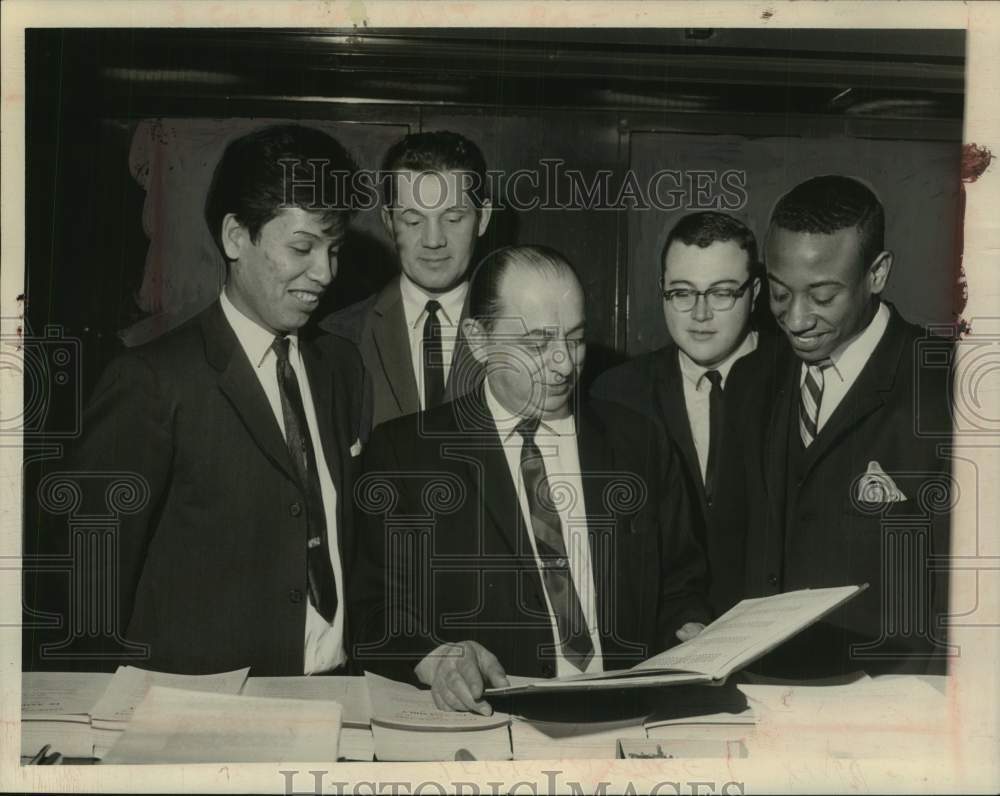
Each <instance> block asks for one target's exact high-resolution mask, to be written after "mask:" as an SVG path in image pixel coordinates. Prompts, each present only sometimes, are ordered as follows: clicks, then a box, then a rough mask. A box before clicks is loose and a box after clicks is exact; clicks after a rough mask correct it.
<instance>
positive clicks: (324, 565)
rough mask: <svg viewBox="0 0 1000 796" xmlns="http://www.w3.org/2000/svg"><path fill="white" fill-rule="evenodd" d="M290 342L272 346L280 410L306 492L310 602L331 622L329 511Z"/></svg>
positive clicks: (332, 586)
mask: <svg viewBox="0 0 1000 796" xmlns="http://www.w3.org/2000/svg"><path fill="white" fill-rule="evenodd" d="M289 342H290V341H289V340H288V338H287V337H281V336H278V337H275V338H274V342H273V343H272V344H271V349H272V350H273V351H274V354H275V356H276V357H277V372H278V391H279V392H280V393H281V414H282V417H283V418H284V420H285V443H286V444H287V445H288V452H289V453H290V454H291V457H292V462H294V464H295V472H296V474H297V475H298V477H299V485H300V486H301V487H302V488H303V490H304V491H305V495H306V528H307V534H306V540H307V541H306V562H307V574H308V581H309V602H311V603H312V605H313V608H315V609H316V610H317V611H318V612H319V613H320V615H321V616H322V617H323V618H324V619H325V620H326V621H327V622H332V621H333V617H334V614H336V612H337V584H336V580H335V578H334V574H333V565H332V564H331V563H330V548H329V545H328V543H327V539H326V513H325V511H324V509H323V496H322V492H321V491H320V485H319V472H318V470H317V468H316V454H315V452H314V451H313V446H312V439H311V438H310V436H309V426H308V425H307V423H306V412H305V408H304V407H303V405H302V393H301V392H300V391H299V380H298V379H297V378H296V376H295V370H294V369H293V368H292V363H291V362H290V361H289V359H288V346H289ZM293 511H294V509H293Z"/></svg>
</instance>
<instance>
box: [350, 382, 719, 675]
mask: <svg viewBox="0 0 1000 796" xmlns="http://www.w3.org/2000/svg"><path fill="white" fill-rule="evenodd" d="M577 434H578V447H579V454H580V467H581V472H582V482H583V492H584V494H583V495H582V498H583V504H582V505H580V508H579V511H580V516H581V517H585V518H586V522H587V528H588V534H589V539H590V554H591V562H592V569H593V573H594V579H595V593H596V602H597V612H598V617H599V624H600V632H601V643H602V651H603V655H604V665H605V668H624V667H627V666H631V665H634V664H635V663H638V662H639V661H641V660H643V659H644V658H646V657H648V656H649V655H651V654H654V653H656V652H659V651H660V650H662V649H665V648H666V647H668V646H671V645H672V644H675V643H677V640H676V638H675V637H674V632H675V631H676V630H677V629H678V628H679V627H681V625H683V624H684V623H685V622H688V621H705V620H706V618H707V615H708V610H707V606H706V605H705V603H704V598H703V592H702V589H703V577H704V568H705V565H704V557H703V555H702V553H701V550H700V548H699V547H698V546H697V544H696V543H695V542H694V539H693V536H692V534H691V532H690V522H691V520H690V509H689V504H688V500H687V495H686V493H685V492H684V490H682V489H679V488H678V480H677V479H678V477H679V472H678V471H679V467H680V464H679V462H678V460H677V457H676V455H675V454H674V453H673V452H672V451H671V449H670V448H669V447H668V445H667V444H666V440H665V439H664V437H663V435H662V433H659V432H658V431H657V429H656V428H655V427H654V426H653V425H652V424H650V423H649V421H647V420H645V419H644V418H642V417H640V416H639V415H636V414H633V413H631V412H629V411H628V410H626V409H624V408H622V407H618V406H615V405H613V404H607V403H603V402H597V401H595V402H593V403H592V404H590V405H586V404H585V405H584V406H583V407H581V408H580V410H579V412H578V413H577ZM550 481H551V482H552V485H553V490H554V491H555V490H556V489H557V487H556V485H555V476H554V474H550ZM358 497H359V523H360V526H359V527H362V528H363V530H362V531H361V532H360V533H359V548H358V549H359V558H358V560H357V562H356V567H357V570H358V574H357V579H356V581H355V582H356V584H357V589H356V590H355V592H354V596H355V598H356V599H355V602H354V622H355V628H356V631H357V634H358V635H357V636H356V638H357V639H358V641H359V642H363V644H362V646H360V647H356V648H355V654H356V656H357V659H358V661H359V662H360V665H361V666H362V667H364V668H368V669H370V670H373V671H378V672H381V673H384V674H386V675H387V676H391V677H396V678H399V679H411V680H412V679H413V676H414V675H413V666H414V665H416V664H417V663H418V662H419V661H420V660H421V659H422V658H423V657H424V656H425V655H426V654H427V653H428V652H430V651H432V650H433V649H434V648H436V647H437V646H438V645H439V644H440V643H442V642H443V641H461V640H473V641H478V642H479V643H481V644H483V646H485V647H486V648H487V649H489V650H490V651H492V652H493V653H494V654H496V655H497V657H498V658H499V660H500V662H501V664H502V665H503V666H504V667H505V668H506V671H507V672H508V673H510V674H518V675H534V676H551V675H553V674H554V673H555V667H554V662H553V661H552V660H551V655H550V656H548V659H545V658H544V657H543V656H542V655H541V654H540V651H541V650H542V649H543V648H544V647H546V646H549V647H551V645H552V634H551V630H550V624H549V616H548V613H547V611H546V608H545V599H544V593H543V591H542V589H543V587H542V582H541V579H540V577H539V575H538V571H537V568H536V566H535V561H534V558H533V555H532V551H531V544H530V541H529V539H528V535H527V534H528V533H529V530H528V529H526V527H525V524H524V522H523V520H522V514H521V510H520V507H519V505H518V500H517V495H516V492H515V485H514V481H513V480H512V478H511V474H510V470H509V468H508V466H507V461H506V459H505V457H504V452H503V449H502V447H501V443H500V437H499V435H498V433H497V430H496V426H495V424H494V423H493V419H492V416H491V415H490V413H489V410H488V408H487V406H486V403H485V397H484V395H483V391H482V389H480V390H476V391H475V392H473V393H471V394H469V395H466V396H464V397H462V398H459V399H457V400H456V401H454V402H452V403H450V404H444V405H442V406H440V407H438V408H437V409H434V410H431V411H430V412H427V413H423V414H420V415H417V416H410V417H405V418H401V419H399V420H395V421H392V422H390V423H386V424H385V425H383V426H380V427H379V428H378V429H376V430H375V432H374V433H373V434H372V437H371V441H370V445H369V447H368V450H367V453H366V457H365V475H364V476H363V478H362V480H361V482H360V483H359V486H358ZM579 497H580V496H574V497H573V498H572V499H574V500H578V499H579Z"/></svg>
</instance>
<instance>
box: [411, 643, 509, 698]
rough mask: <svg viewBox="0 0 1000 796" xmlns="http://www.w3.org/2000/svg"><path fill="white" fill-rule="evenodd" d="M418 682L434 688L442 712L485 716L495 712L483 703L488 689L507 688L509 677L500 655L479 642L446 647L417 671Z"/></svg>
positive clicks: (428, 659) (421, 663) (445, 645)
mask: <svg viewBox="0 0 1000 796" xmlns="http://www.w3.org/2000/svg"><path fill="white" fill-rule="evenodd" d="M414 671H415V672H416V674H417V678H418V679H419V680H420V682H422V683H423V684H424V685H429V686H430V687H431V695H432V696H433V697H434V704H435V705H437V707H438V709H440V710H468V711H475V712H476V713H480V714H482V715H483V716H490V715H492V714H493V708H492V707H491V706H490V704H489V703H488V702H486V700H484V699H481V697H482V695H483V689H484V688H486V687H487V685H489V686H491V687H493V688H504V687H506V686H508V685H510V683H508V682H507V675H506V673H505V672H504V670H503V666H501V665H500V661H498V660H497V657H496V655H494V654H493V653H492V652H490V651H489V650H488V649H486V647H484V646H483V645H482V644H478V643H477V642H475V641H463V642H461V643H460V644H442V645H441V646H440V647H438V648H437V649H436V650H434V651H433V652H432V653H431V654H430V655H428V656H427V657H425V658H424V659H423V660H422V661H421V662H420V663H419V664H417V666H416V667H415V668H414Z"/></svg>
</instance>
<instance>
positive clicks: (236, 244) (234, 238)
mask: <svg viewBox="0 0 1000 796" xmlns="http://www.w3.org/2000/svg"><path fill="white" fill-rule="evenodd" d="M220 237H221V239H222V248H223V249H224V250H225V252H226V258H227V259H229V260H238V259H240V257H241V256H242V254H243V249H244V247H245V246H247V245H248V244H249V243H250V242H251V241H250V232H249V231H248V230H247V228H246V227H244V226H243V225H242V224H241V223H240V222H239V221H237V220H236V214H235V213H227V214H226V217H225V218H223V219H222V235H221V236H220Z"/></svg>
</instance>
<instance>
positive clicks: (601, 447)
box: [576, 403, 632, 637]
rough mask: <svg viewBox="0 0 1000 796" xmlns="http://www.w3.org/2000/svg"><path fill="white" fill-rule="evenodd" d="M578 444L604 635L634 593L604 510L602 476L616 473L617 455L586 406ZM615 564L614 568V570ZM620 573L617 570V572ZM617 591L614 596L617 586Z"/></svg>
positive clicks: (596, 598) (599, 620)
mask: <svg viewBox="0 0 1000 796" xmlns="http://www.w3.org/2000/svg"><path fill="white" fill-rule="evenodd" d="M576 442H577V450H578V452H579V456H580V480H581V481H582V482H583V499H584V509H585V511H586V517H587V538H588V540H589V542H590V569H591V572H592V573H593V579H594V608H595V610H596V612H597V623H598V626H599V627H600V628H601V636H602V637H603V636H605V635H606V633H607V631H609V630H610V629H611V628H610V624H609V623H611V622H613V621H614V619H613V615H612V611H611V609H612V606H613V604H614V602H615V601H616V600H617V601H625V600H627V599H628V597H629V596H630V595H631V594H632V591H631V590H630V589H627V588H623V587H624V586H625V583H624V582H623V581H622V575H623V574H624V573H625V572H626V569H625V568H624V567H623V563H624V562H621V561H617V560H616V559H615V558H614V556H615V552H614V549H613V548H614V543H615V530H616V526H615V518H614V517H610V518H609V516H608V512H607V511H606V509H605V502H606V498H605V494H604V493H605V488H606V487H607V486H608V482H607V480H606V479H605V478H602V477H601V474H602V473H613V472H614V454H613V451H612V450H611V446H610V445H609V444H608V438H607V434H606V433H605V429H604V425H603V423H601V421H600V419H599V418H598V417H597V416H596V415H595V414H594V412H593V411H592V410H591V409H590V407H589V406H587V404H586V403H584V404H583V406H582V407H581V408H580V411H579V412H578V413H577V416H576ZM612 565H615V566H614V567H613V566H612ZM615 570H617V571H615ZM616 585H617V586H618V592H617V593H615V587H616ZM615 613H617V614H618V615H619V616H621V615H625V616H628V615H631V614H632V608H631V607H630V606H627V605H626V606H621V607H615Z"/></svg>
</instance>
